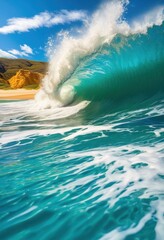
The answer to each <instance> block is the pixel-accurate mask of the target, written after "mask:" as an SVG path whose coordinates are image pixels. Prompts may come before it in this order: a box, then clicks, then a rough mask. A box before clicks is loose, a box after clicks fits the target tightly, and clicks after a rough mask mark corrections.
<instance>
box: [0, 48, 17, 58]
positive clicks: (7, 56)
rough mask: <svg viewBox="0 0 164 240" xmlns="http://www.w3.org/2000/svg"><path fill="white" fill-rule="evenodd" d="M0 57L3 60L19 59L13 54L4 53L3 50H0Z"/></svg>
mask: <svg viewBox="0 0 164 240" xmlns="http://www.w3.org/2000/svg"><path fill="white" fill-rule="evenodd" d="M0 57H2V58H17V57H16V56H14V55H13V54H10V53H9V52H7V51H4V50H2V49H0Z"/></svg>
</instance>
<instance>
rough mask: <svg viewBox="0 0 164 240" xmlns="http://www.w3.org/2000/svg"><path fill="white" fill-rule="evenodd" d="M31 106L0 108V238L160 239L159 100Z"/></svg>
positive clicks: (163, 131) (162, 130) (162, 165)
mask: <svg viewBox="0 0 164 240" xmlns="http://www.w3.org/2000/svg"><path fill="white" fill-rule="evenodd" d="M33 104H34V102H33V101H20V102H6V103H5V102H1V103H0V106H1V108H0V114H1V131H0V134H1V155H0V163H1V168H0V194H1V198H0V212H1V215H0V222H1V225H0V239H12V240H13V239H15V240H17V239H45V240H47V239H67V240H69V239H70V240H72V239H78V240H79V239H113V240H115V239H126V240H129V239H142V240H143V239H145V240H146V239H149V240H150V239H160V240H161V239H163V237H164V231H163V223H164V217H163V197H164V195H163V192H164V188H163V180H164V162H163V136H164V125H163V119H164V115H163V102H162V98H159V96H158V97H156V96H155V97H154V98H151V99H147V100H144V101H142V102H140V103H138V104H131V105H130V104H128V105H125V104H124V105H123V106H122V107H120V106H116V107H115V111H114V110H113V112H110V111H109V106H108V107H107V106H106V105H105V103H104V106H105V107H104V108H105V109H106V112H105V111H104V109H102V108H100V106H98V104H96V103H95V104H94V105H93V104H89V105H88V106H87V107H86V105H87V104H88V102H82V103H80V104H79V105H76V106H70V107H66V108H58V109H55V110H54V111H52V110H51V111H50V110H42V111H38V112H37V111H36V109H34V108H33ZM127 106H128V107H127ZM91 109H92V111H91ZM102 112H103V113H105V114H102ZM89 113H90V114H89ZM64 114H65V117H62V116H63V115H64ZM55 116H56V118H55Z"/></svg>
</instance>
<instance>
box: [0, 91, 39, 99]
mask: <svg viewBox="0 0 164 240" xmlns="http://www.w3.org/2000/svg"><path fill="white" fill-rule="evenodd" d="M37 91H38V90H35V89H32V90H27V89H16V90H15V89H14V90H1V89H0V100H27V99H33V98H34V96H35V94H36V93H37Z"/></svg>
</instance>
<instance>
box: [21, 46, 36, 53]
mask: <svg viewBox="0 0 164 240" xmlns="http://www.w3.org/2000/svg"><path fill="white" fill-rule="evenodd" d="M20 49H21V50H22V51H24V53H26V54H33V50H32V48H31V47H30V46H28V45H27V44H24V45H20Z"/></svg>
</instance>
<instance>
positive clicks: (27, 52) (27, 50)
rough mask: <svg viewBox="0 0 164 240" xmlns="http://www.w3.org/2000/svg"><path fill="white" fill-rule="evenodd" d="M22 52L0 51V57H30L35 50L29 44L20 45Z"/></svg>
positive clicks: (12, 50)
mask: <svg viewBox="0 0 164 240" xmlns="http://www.w3.org/2000/svg"><path fill="white" fill-rule="evenodd" d="M20 49H21V50H17V49H11V50H8V51H3V50H2V49H0V57H4V58H17V57H18V56H19V57H28V56H29V55H30V54H33V50H32V48H31V47H30V46H28V45H27V44H23V45H20Z"/></svg>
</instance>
